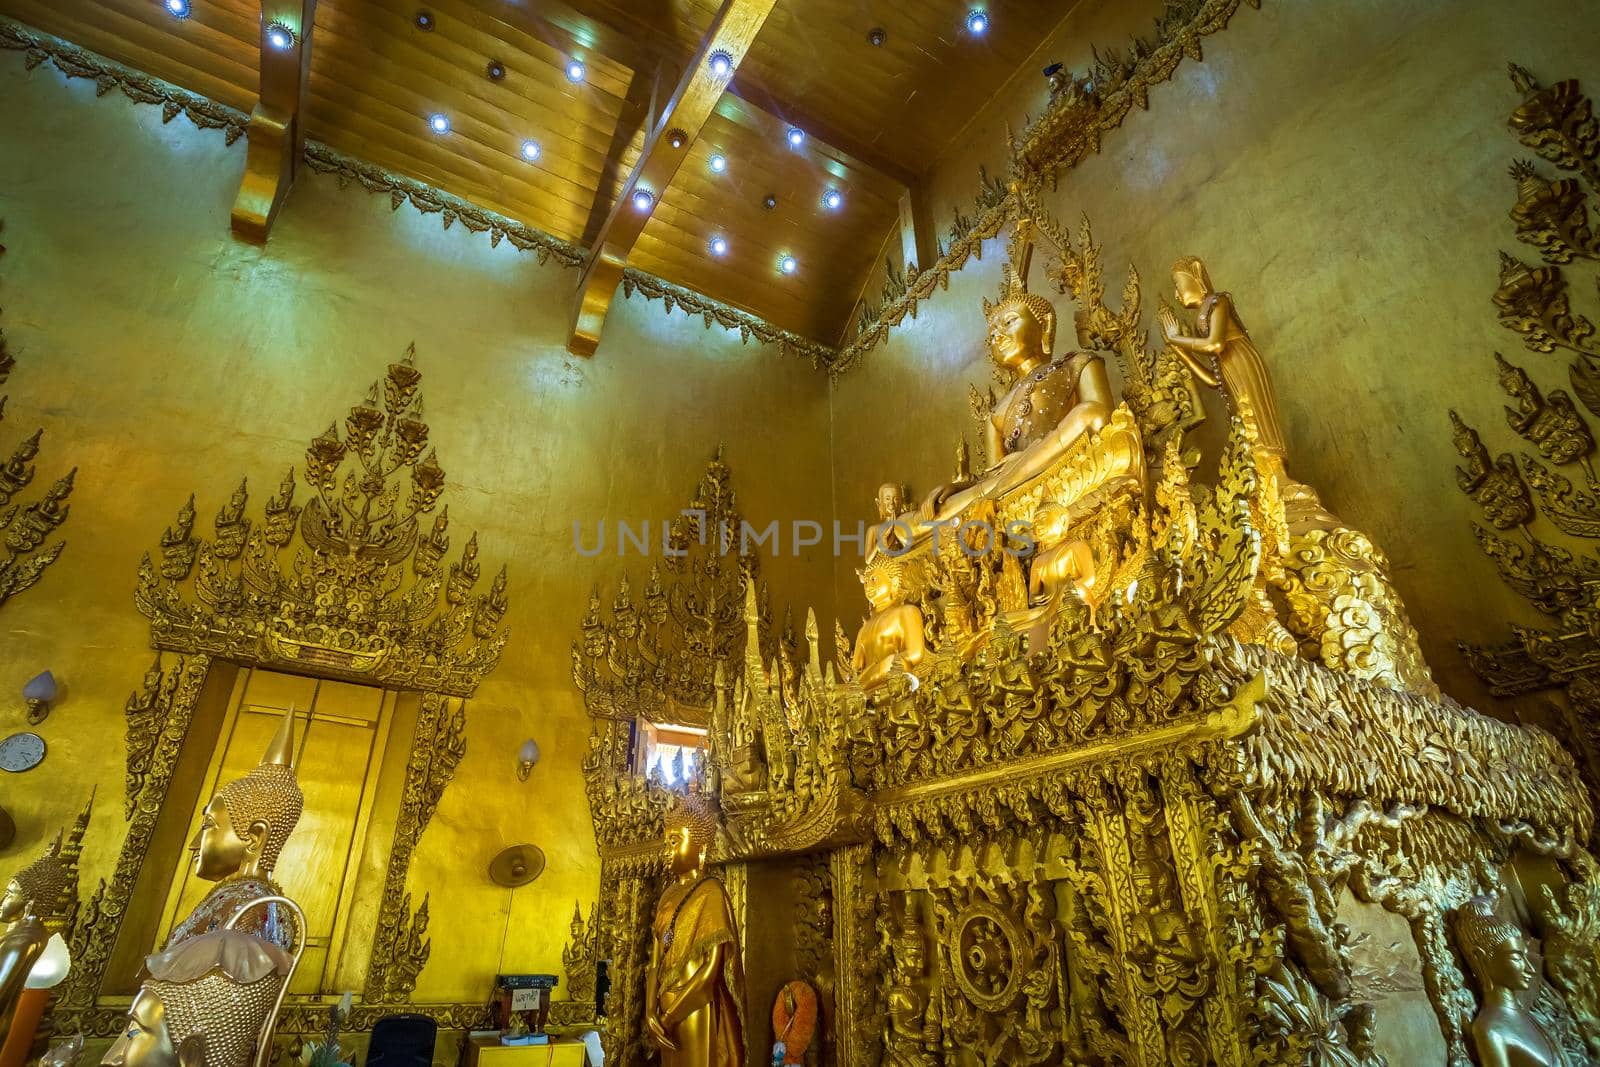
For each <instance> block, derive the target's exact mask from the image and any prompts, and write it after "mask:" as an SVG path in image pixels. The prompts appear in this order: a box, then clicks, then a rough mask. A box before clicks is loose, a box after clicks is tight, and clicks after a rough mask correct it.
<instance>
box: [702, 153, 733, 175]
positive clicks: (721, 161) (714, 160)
mask: <svg viewBox="0 0 1600 1067" xmlns="http://www.w3.org/2000/svg"><path fill="white" fill-rule="evenodd" d="M706 166H708V167H710V168H711V173H713V174H721V173H722V172H723V171H725V170H727V169H728V157H727V156H724V155H715V156H712V157H711V158H710V159H708V160H706Z"/></svg>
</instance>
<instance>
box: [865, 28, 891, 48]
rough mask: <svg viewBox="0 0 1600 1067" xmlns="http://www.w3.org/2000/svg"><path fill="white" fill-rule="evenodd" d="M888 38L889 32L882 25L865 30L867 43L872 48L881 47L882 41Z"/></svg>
mask: <svg viewBox="0 0 1600 1067" xmlns="http://www.w3.org/2000/svg"><path fill="white" fill-rule="evenodd" d="M888 39H889V32H888V31H887V30H885V29H884V28H883V27H882V26H874V27H872V29H870V30H868V31H867V43H868V44H870V45H872V47H874V48H882V47H883V42H885V41H887V40H888Z"/></svg>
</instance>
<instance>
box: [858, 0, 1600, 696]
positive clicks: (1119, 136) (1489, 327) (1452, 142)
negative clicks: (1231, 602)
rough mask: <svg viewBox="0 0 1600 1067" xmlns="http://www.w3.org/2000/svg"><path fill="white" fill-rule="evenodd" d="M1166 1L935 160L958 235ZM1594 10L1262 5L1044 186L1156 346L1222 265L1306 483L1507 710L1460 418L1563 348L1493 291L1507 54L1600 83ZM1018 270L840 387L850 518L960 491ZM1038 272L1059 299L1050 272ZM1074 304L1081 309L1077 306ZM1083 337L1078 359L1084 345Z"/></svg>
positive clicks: (936, 313)
mask: <svg viewBox="0 0 1600 1067" xmlns="http://www.w3.org/2000/svg"><path fill="white" fill-rule="evenodd" d="M1158 7H1159V5H1158V4H1156V3H1153V2H1142V3H1138V4H1112V3H1099V4H1084V5H1081V6H1080V9H1079V10H1078V11H1076V12H1074V13H1073V14H1072V16H1071V17H1069V18H1068V19H1067V20H1066V21H1065V22H1064V23H1062V24H1061V25H1060V26H1059V27H1058V28H1057V29H1056V30H1055V31H1054V32H1053V33H1052V35H1051V39H1050V40H1048V41H1047V42H1045V43H1044V44H1042V45H1041V47H1040V48H1039V50H1038V51H1037V52H1036V53H1035V59H1036V61H1037V62H1035V63H1034V64H1032V65H1031V66H1030V67H1029V68H1028V69H1025V70H1022V71H1019V72H1018V74H1017V76H1016V77H1015V78H1014V79H1013V81H1012V82H1011V84H1010V85H1009V86H1007V87H1006V89H1005V90H1003V91H1002V93H1001V94H1000V95H999V96H998V97H997V98H996V101H995V102H994V103H992V104H991V105H990V107H989V108H988V109H987V110H986V111H985V112H984V113H983V114H982V115H980V116H979V117H978V118H977V119H975V120H974V122H973V123H972V124H971V125H970V126H969V127H968V129H967V130H965V131H964V133H963V135H962V136H961V137H960V138H958V139H957V144H958V145H960V146H961V147H960V148H959V149H958V150H957V153H956V154H955V155H953V156H952V157H950V158H947V159H943V160H940V161H939V163H938V164H937V165H936V166H935V168H934V171H933V174H932V177H931V180H930V189H931V196H932V200H933V214H934V217H935V218H936V219H937V220H939V222H940V225H941V228H942V227H943V226H944V225H945V224H946V221H947V220H948V219H949V217H950V215H951V213H952V209H953V208H954V207H956V206H960V207H961V208H962V209H963V210H965V211H967V212H969V213H970V212H971V210H972V208H971V204H972V199H973V195H974V193H975V192H976V186H977V173H978V171H977V168H978V166H979V164H984V165H985V166H986V167H987V169H988V172H989V173H990V174H991V175H1004V174H1005V173H1006V172H1007V161H1008V153H1007V148H1006V140H1005V125H1006V123H1008V122H1009V123H1010V124H1011V126H1012V127H1013V128H1014V129H1016V130H1018V131H1020V130H1021V129H1022V128H1023V127H1024V125H1025V120H1026V116H1028V115H1030V114H1031V115H1033V116H1035V117H1037V116H1038V115H1039V114H1040V113H1041V112H1042V111H1043V110H1044V106H1045V101H1046V99H1047V95H1048V93H1047V86H1046V83H1045V79H1044V78H1043V77H1041V76H1040V74H1039V68H1040V67H1042V66H1044V65H1045V64H1046V63H1048V62H1050V61H1053V60H1060V61H1062V62H1064V63H1066V65H1067V67H1068V68H1070V69H1072V70H1073V71H1075V72H1079V73H1081V72H1083V71H1085V70H1087V69H1088V68H1089V66H1090V65H1091V63H1092V56H1091V48H1092V47H1093V46H1101V47H1102V48H1104V47H1106V46H1110V47H1117V48H1122V47H1125V45H1126V43H1127V40H1128V37H1129V35H1130V34H1132V33H1135V32H1139V33H1146V32H1147V31H1148V27H1149V25H1150V19H1151V18H1152V17H1153V16H1154V15H1155V14H1156V12H1157V9H1158ZM1592 7H1593V6H1592V4H1589V3H1586V2H1584V0H1518V2H1517V3H1511V4H1507V3H1500V2H1496V0H1403V2H1387V3H1375V2H1370V0H1364V2H1357V3H1340V4H1325V3H1318V2H1315V0H1263V2H1262V4H1261V7H1260V9H1259V10H1255V9H1252V8H1251V7H1249V6H1248V5H1241V6H1240V7H1239V9H1238V12H1237V14H1235V15H1234V17H1233V19H1232V21H1231V23H1230V24H1229V26H1228V27H1227V28H1226V29H1225V30H1223V31H1222V32H1220V33H1218V34H1216V35H1215V36H1211V37H1207V38H1205V40H1204V60H1203V62H1195V61H1193V60H1190V59H1185V60H1184V61H1183V63H1182V65H1181V66H1180V67H1179V68H1178V70H1177V72H1176V75H1175V77H1174V78H1173V79H1172V81H1170V82H1169V83H1166V84H1162V85H1158V86H1156V87H1155V88H1153V89H1152V90H1151V92H1150V98H1149V99H1150V107H1149V110H1148V111H1144V112H1142V111H1139V110H1137V109H1135V110H1134V111H1133V112H1131V113H1130V114H1129V115H1128V117H1127V119H1126V120H1125V121H1124V123H1123V125H1122V127H1121V128H1120V129H1118V130H1115V131H1113V132H1112V133H1110V134H1108V135H1107V136H1106V138H1105V140H1104V142H1103V144H1102V149H1101V152H1100V154H1098V155H1096V156H1092V157H1090V158H1089V159H1088V160H1087V161H1086V162H1084V163H1083V164H1082V165H1081V166H1079V167H1078V168H1077V169H1075V170H1073V171H1070V172H1067V173H1064V174H1063V175H1062V178H1061V181H1060V185H1059V188H1058V189H1057V190H1056V191H1054V192H1049V191H1046V193H1045V197H1044V204H1045V207H1046V208H1047V210H1048V211H1050V212H1051V213H1053V214H1055V215H1056V216H1058V217H1059V218H1060V219H1061V220H1062V221H1063V222H1065V223H1068V224H1069V225H1071V226H1072V228H1073V229H1074V230H1076V222H1077V219H1078V217H1079V216H1080V215H1081V214H1084V213H1087V214H1088V216H1089V218H1090V219H1091V220H1092V222H1093V223H1094V227H1095V236H1096V238H1097V239H1098V240H1099V241H1100V242H1101V243H1102V244H1103V245H1104V249H1105V251H1104V261H1105V264H1106V271H1107V278H1106V283H1107V289H1108V297H1110V298H1111V299H1112V302H1114V298H1115V294H1116V293H1117V292H1118V291H1120V289H1121V284H1122V280H1123V272H1124V271H1125V269H1126V265H1127V264H1128V263H1129V262H1131V263H1133V264H1134V265H1136V266H1137V267H1138V269H1139V272H1140V274H1141V276H1142V278H1143V280H1144V292H1145V297H1146V301H1147V305H1146V322H1147V324H1148V325H1149V326H1150V327H1151V328H1152V329H1153V328H1154V326H1155V317H1154V297H1155V295H1156V294H1158V293H1166V292H1167V291H1168V290H1169V289H1170V285H1171V280H1170V274H1169V273H1168V272H1169V269H1170V266H1171V264H1172V262H1173V261H1174V260H1175V259H1176V258H1177V257H1178V256H1179V255H1184V254H1195V255H1199V256H1201V257H1203V258H1204V259H1205V260H1206V262H1207V264H1208V265H1209V266H1210V268H1211V273H1212V277H1213V278H1214V280H1215V281H1216V284H1217V285H1218V286H1219V287H1220V288H1222V289H1225V290H1229V291H1231V292H1232V293H1233V296H1234V299H1235V301H1236V304H1237V306H1238V308H1239V311H1240V314H1241V316H1242V317H1243V318H1244V321H1245V323H1246V325H1248V326H1249V327H1250V330H1251V333H1252V336H1253V337H1254V338H1255V340H1256V341H1257V343H1258V344H1259V345H1260V347H1261V349H1262V351H1263V352H1264V354H1265V355H1266V358H1267V360H1268V362H1269V363H1270V364H1271V366H1272V370H1273V373H1274V375H1275V376H1276V385H1277V390H1278V394H1279V400H1280V407H1281V413H1282V418H1283V422H1284V425H1285V427H1286V432H1287V434H1288V443H1289V463H1290V468H1291V470H1293V471H1294V472H1295V474H1296V476H1297V477H1299V478H1301V479H1303V480H1305V481H1307V482H1310V483H1312V484H1314V485H1315V486H1317V487H1318V488H1319V489H1320V490H1321V495H1322V499H1323V501H1324V502H1325V503H1326V504H1328V506H1329V507H1330V508H1331V509H1332V510H1333V511H1335V512H1336V513H1338V514H1339V515H1340V516H1342V517H1343V518H1344V519H1346V520H1347V521H1348V522H1350V523H1351V524H1352V525H1354V526H1356V527H1358V528H1360V529H1363V530H1365V531H1367V532H1368V533H1370V534H1371V535H1372V537H1373V539H1374V540H1375V541H1376V542H1377V543H1378V544H1379V545H1381V546H1382V547H1383V549H1384V550H1385V552H1387V553H1388V555H1389V556H1390V558H1391V560H1392V562H1393V564H1394V570H1393V573H1394V575H1395V581H1396V584H1397V585H1398V587H1399V591H1400V593H1401V595H1402V596H1403V597H1404V598H1405V601H1406V604H1407V607H1408V609H1409V611H1410V614H1411V618H1412V620H1413V622H1414V623H1415V624H1416V626H1417V629H1418V630H1420V631H1421V634H1422V637H1423V642H1424V652H1425V654H1426V656H1427V658H1428V660H1429V662H1430V664H1431V665H1432V667H1433V669H1434V672H1435V674H1436V676H1437V677H1438V680H1439V682H1440V684H1441V685H1442V686H1443V687H1444V689H1445V690H1446V691H1447V692H1449V693H1451V694H1452V695H1454V696H1456V697H1458V698H1461V699H1463V700H1465V701H1467V702H1468V703H1471V704H1474V705H1476V706H1478V707H1483V708H1491V707H1493V700H1492V698H1490V697H1489V696H1488V695H1487V694H1486V692H1485V691H1484V689H1483V687H1482V686H1481V685H1480V684H1479V683H1478V681H1477V679H1476V678H1475V677H1474V676H1473V675H1472V674H1471V673H1470V672H1469V671H1468V670H1467V668H1466V666H1465V664H1464V662H1463V661H1462V660H1461V658H1460V656H1459V654H1458V653H1457V652H1456V650H1455V647H1454V642H1455V640H1456V639H1458V638H1463V639H1467V640H1470V641H1479V642H1482V641H1491V640H1494V641H1498V640H1501V639H1503V637H1504V633H1505V623H1506V621H1507V620H1516V621H1530V613H1529V612H1528V610H1527V608H1526V605H1525V604H1524V603H1523V602H1522V601H1521V600H1519V599H1518V598H1517V597H1515V595H1514V594H1513V593H1512V592H1511V591H1510V590H1509V589H1508V588H1507V587H1505V586H1504V585H1503V584H1502V583H1501V582H1500V580H1499V579H1498V577H1497V575H1496V573H1495V570H1494V568H1493V566H1492V565H1491V564H1490V563H1489V561H1488V560H1487V559H1486V558H1485V557H1483V556H1482V554H1481V553H1480V552H1479V551H1478V548H1477V545H1476V544H1475V542H1474V541H1473V537H1472V533H1471V529H1470V526H1469V519H1471V518H1472V517H1473V508H1472V506H1471V504H1470V502H1469V501H1467V500H1466V499H1465V498H1463V497H1462V496H1461V494H1460V493H1459V492H1458V491H1457V489H1456V487H1455V482H1454V473H1453V471H1454V467H1455V464H1456V462H1457V458H1458V457H1457V456H1456V454H1455V452H1454V450H1453V448H1452V447H1451V441H1450V424H1449V421H1448V419H1447V417H1446V411H1447V409H1449V408H1455V409H1457V410H1458V411H1460V412H1461V415H1462V417H1463V418H1464V419H1466V421H1467V422H1469V423H1471V424H1473V425H1478V426H1489V427H1492V426H1494V425H1495V424H1498V423H1501V422H1502V421H1503V418H1502V416H1501V414H1500V408H1501V406H1502V404H1501V399H1502V398H1501V397H1500V396H1499V395H1498V393H1497V391H1496V390H1495V389H1494V387H1493V385H1492V379H1491V378H1490V376H1489V375H1488V373H1487V372H1486V371H1485V370H1484V368H1485V367H1486V366H1492V365H1493V364H1492V360H1491V359H1490V353H1491V352H1493V351H1496V350H1499V351H1503V352H1505V353H1506V354H1507V356H1508V357H1511V358H1512V359H1513V361H1514V362H1517V361H1519V359H1521V358H1522V357H1526V361H1527V362H1532V361H1534V360H1536V359H1540V358H1543V357H1536V356H1533V355H1531V354H1529V353H1526V352H1521V350H1520V348H1518V347H1516V346H1515V344H1516V343H1515V340H1514V339H1513V338H1512V337H1511V336H1510V335H1509V334H1507V333H1506V331H1505V330H1504V329H1502V328H1501V327H1500V326H1499V325H1498V324H1497V322H1496V319H1495V314H1494V309H1493V307H1492V305H1491V304H1490V302H1489V296H1490V294H1491V293H1493V291H1494V289H1495V286H1496V284H1497V278H1496V275H1495V271H1496V257H1495V254H1494V253H1495V249H1497V248H1499V247H1504V246H1506V245H1507V244H1508V243H1509V242H1510V241H1511V240H1512V238H1511V235H1510V227H1509V223H1508V221H1507V218H1506V210H1507V207H1508V206H1509V205H1510V204H1511V203H1512V200H1513V189H1512V186H1511V182H1510V179H1509V178H1507V177H1506V167H1507V164H1508V163H1509V161H1510V160H1511V159H1513V158H1517V157H1518V156H1521V155H1526V154H1527V150H1526V149H1523V148H1522V147H1521V146H1519V145H1518V144H1517V143H1516V140H1515V138H1514V137H1513V136H1512V135H1511V134H1510V133H1509V132H1502V130H1503V123H1504V117H1505V115H1506V114H1507V113H1508V112H1509V110H1510V109H1511V108H1512V107H1513V106H1515V104H1516V102H1517V100H1518V99H1519V98H1518V97H1517V95H1516V94H1515V91H1514V90H1513V89H1512V88H1511V84H1510V82H1509V80H1508V79H1507V77H1506V63H1507V62H1508V61H1512V60H1514V61H1516V62H1518V63H1521V64H1523V65H1524V66H1527V67H1529V68H1530V69H1532V70H1533V71H1534V72H1535V73H1536V74H1539V75H1540V76H1541V77H1543V78H1544V80H1545V81H1546V82H1547V83H1548V82H1553V81H1555V80H1556V79H1558V78H1564V77H1582V78H1585V79H1592V78H1594V77H1596V76H1600V24H1597V23H1596V21H1595V19H1594V18H1593V10H1592ZM1002 253H1003V245H1002V243H1001V242H1000V241H991V242H988V245H987V247H986V249H985V252H984V256H983V259H982V260H981V261H969V262H968V264H967V265H966V267H965V268H964V269H963V270H962V271H960V272H959V273H957V274H956V275H954V276H953V277H952V278H951V281H950V287H949V290H948V292H940V293H937V294H936V295H935V296H934V297H933V298H932V299H930V300H927V301H925V302H923V303H922V304H921V306H920V308H919V309H918V317H917V318H916V319H915V320H910V319H907V320H906V323H905V325H904V326H903V327H902V328H901V329H898V330H896V331H894V332H893V333H892V334H891V336H890V338H889V340H888V342H887V343H886V344H884V345H881V346H879V347H878V348H876V349H874V350H872V351H871V352H869V353H867V354H866V355H865V356H864V357H863V358H862V361H861V365H860V366H859V367H858V368H857V369H855V370H853V371H851V372H850V373H848V374H846V375H844V376H843V377H841V378H840V379H839V382H838V384H837V387H836V388H835V390H834V403H833V421H834V447H835V453H836V455H837V457H838V462H837V468H838V471H839V475H838V479H837V498H838V500H839V507H840V511H841V514H842V515H844V516H847V517H854V516H856V515H869V514H870V513H871V510H872V496H873V491H874V489H875V487H876V486H877V485H878V484H879V483H880V482H884V481H890V480H894V479H896V478H901V479H905V480H908V481H910V482H912V485H913V488H914V489H917V490H919V491H923V490H926V489H928V488H930V487H931V486H932V485H934V484H936V483H937V482H941V481H945V480H948V478H949V476H950V467H951V461H950V454H951V449H952V447H953V444H954V440H953V436H954V431H953V430H952V429H951V427H956V426H966V427H969V428H970V427H972V426H973V423H972V422H971V420H970V418H969V417H968V416H967V383H968V382H973V383H976V384H978V385H979V387H980V388H982V387H984V386H985V385H987V384H988V380H989V372H988V369H987V367H986V366H985V365H984V362H983V360H984V329H985V327H984V322H983V319H982V314H981V311H980V309H979V301H980V300H981V298H983V297H990V298H991V299H992V298H993V296H994V294H995V292H996V290H997V287H998V284H999V279H1000V265H1001V262H1002V260H1003V258H1004V256H1003V254H1002ZM1034 273H1035V286H1036V287H1040V286H1041V285H1042V284H1043V281H1042V278H1041V277H1040V275H1041V274H1042V272H1041V271H1040V269H1039V266H1038V265H1036V267H1035V271H1034ZM873 295H876V294H873ZM1580 299H1581V295H1580ZM1169 300H1170V297H1169ZM1057 305H1058V307H1059V308H1061V309H1062V312H1063V316H1064V317H1067V316H1070V314H1071V306H1070V304H1069V303H1067V301H1066V299H1065V298H1057ZM1069 325H1070V319H1068V321H1067V322H1065V323H1064V324H1063V330H1062V334H1061V337H1060V339H1059V340H1058V342H1057V349H1058V351H1059V350H1061V349H1062V348H1064V347H1069V346H1070V345H1071V331H1070V328H1068V327H1069ZM1518 352H1521V356H1520V357H1519V356H1518V355H1517V354H1516V353H1518ZM889 397H892V398H894V399H893V403H894V406H895V407H896V408H898V409H901V410H903V411H905V412H906V415H905V417H904V419H903V420H902V421H899V422H897V423H896V424H894V426H893V427H892V428H891V429H888V430H885V429H884V427H883V423H882V419H881V417H880V416H879V414H878V413H879V412H880V411H881V410H882V408H883V406H884V405H885V404H886V403H887V401H886V399H885V398H889ZM1214 399H1215V398H1214V397H1212V398H1208V403H1211V405H1212V406H1211V407H1210V411H1211V413H1212V414H1213V415H1214V416H1216V415H1220V408H1219V407H1218V406H1216V405H1215V403H1214ZM1215 421H1216V420H1215V419H1214V420H1213V422H1215ZM970 434H971V431H970V429H969V436H970ZM839 597H840V599H839V603H840V606H841V610H842V611H843V613H844V614H845V615H846V616H847V618H851V619H853V618H854V617H855V612H857V611H858V610H860V609H861V608H864V606H865V603H864V601H863V600H862V598H861V594H860V590H859V587H858V586H857V585H856V584H855V582H854V580H853V576H851V575H849V574H848V573H847V572H844V571H843V570H841V571H840V573H839Z"/></svg>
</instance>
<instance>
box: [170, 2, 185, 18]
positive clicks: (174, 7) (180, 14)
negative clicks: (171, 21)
mask: <svg viewBox="0 0 1600 1067" xmlns="http://www.w3.org/2000/svg"><path fill="white" fill-rule="evenodd" d="M167 11H168V12H170V13H171V15H172V16H173V17H174V18H180V19H186V18H188V17H189V0H167Z"/></svg>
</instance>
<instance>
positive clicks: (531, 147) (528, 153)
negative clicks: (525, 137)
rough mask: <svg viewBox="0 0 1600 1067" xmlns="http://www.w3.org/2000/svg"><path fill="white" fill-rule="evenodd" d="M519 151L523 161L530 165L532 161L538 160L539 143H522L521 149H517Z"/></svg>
mask: <svg viewBox="0 0 1600 1067" xmlns="http://www.w3.org/2000/svg"><path fill="white" fill-rule="evenodd" d="M519 151H520V152H521V153H522V158H523V159H526V160H527V161H528V162H530V163H532V162H533V161H534V160H536V159H538V158H539V142H538V141H523V142H522V148H521V149H519Z"/></svg>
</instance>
